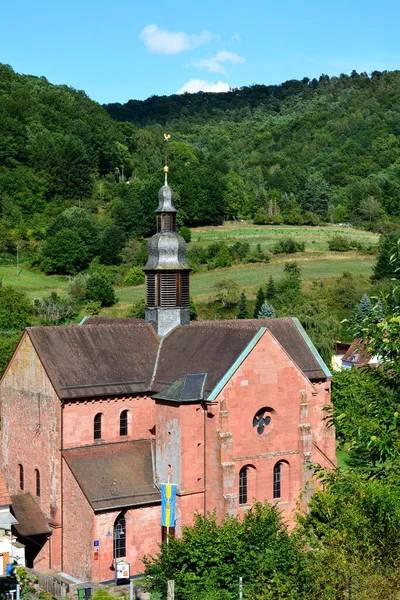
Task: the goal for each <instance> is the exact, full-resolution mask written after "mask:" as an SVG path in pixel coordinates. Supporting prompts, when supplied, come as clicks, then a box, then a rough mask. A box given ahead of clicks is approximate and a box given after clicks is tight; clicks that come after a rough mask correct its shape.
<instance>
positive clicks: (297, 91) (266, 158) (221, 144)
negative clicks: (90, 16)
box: [106, 71, 400, 224]
mask: <svg viewBox="0 0 400 600" xmlns="http://www.w3.org/2000/svg"><path fill="white" fill-rule="evenodd" d="M106 108H107V110H108V111H109V112H110V114H111V115H112V116H113V117H114V118H117V119H127V120H128V121H130V122H131V123H134V124H136V125H138V126H144V127H145V129H146V130H147V131H151V132H156V131H159V125H158V126H157V125H154V123H158V124H159V123H162V124H163V125H164V127H167V128H168V131H169V132H170V133H172V134H173V139H174V140H176V141H177V142H178V143H182V144H184V145H181V146H180V148H179V153H180V154H182V153H184V154H185V161H186V162H187V163H190V162H192V164H193V166H195V164H196V162H197V161H199V162H200V163H204V161H205V160H207V159H208V160H212V161H214V162H215V164H216V165H217V167H216V168H217V169H218V171H219V172H222V173H223V175H224V182H225V192H224V202H223V206H224V214H225V215H226V216H227V217H229V218H232V217H236V216H238V215H244V216H247V215H251V216H253V217H254V216H256V218H257V220H258V222H260V223H261V222H265V219H266V220H267V222H280V220H281V218H283V220H284V221H285V222H287V223H293V224H294V223H300V222H301V219H303V222H309V223H311V224H312V223H314V222H316V220H317V219H316V216H317V217H318V218H322V219H327V218H328V219H330V220H333V221H338V220H339V221H346V220H351V221H352V222H353V223H354V222H357V223H361V222H363V221H366V222H370V223H372V224H376V223H377V222H381V221H382V220H383V221H385V219H386V217H387V216H388V215H389V216H390V217H398V216H399V214H400V212H399V211H400V137H399V136H400V71H393V72H382V73H381V72H377V71H374V72H373V73H372V74H371V76H368V75H367V74H366V73H361V74H358V73H356V72H355V71H353V72H352V74H351V75H350V76H347V75H340V77H332V78H329V77H328V76H326V75H322V76H321V77H320V78H319V80H318V81H317V80H316V79H314V80H312V81H309V80H308V79H303V80H301V81H288V82H286V83H283V84H282V85H280V86H260V85H255V86H252V87H248V88H242V89H235V90H232V91H230V92H227V93H224V94H222V93H221V94H213V93H198V94H183V95H179V96H178V95H175V96H170V97H156V96H154V97H151V98H149V99H148V100H145V101H143V102H139V101H133V100H132V101H130V102H128V103H127V104H125V105H123V106H121V105H117V104H112V105H108V106H107V107H106ZM171 148H172V145H171ZM175 153H178V146H177V147H176V148H175V149H174V148H172V159H173V160H174V157H175ZM171 172H172V173H174V170H173V169H172V170H171ZM265 212H266V213H267V217H265ZM300 212H302V217H300ZM310 213H311V214H310ZM187 214H188V216H189V220H191V213H190V211H189V213H187Z"/></svg>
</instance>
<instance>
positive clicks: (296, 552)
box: [144, 503, 311, 600]
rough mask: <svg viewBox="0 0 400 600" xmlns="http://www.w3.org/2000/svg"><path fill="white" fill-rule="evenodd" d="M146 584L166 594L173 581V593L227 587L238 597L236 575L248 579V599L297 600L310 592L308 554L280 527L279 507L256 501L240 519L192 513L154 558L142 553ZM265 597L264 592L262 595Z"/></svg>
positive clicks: (183, 594) (180, 594) (193, 593)
mask: <svg viewBox="0 0 400 600" xmlns="http://www.w3.org/2000/svg"><path fill="white" fill-rule="evenodd" d="M144 564H145V574H146V575H147V576H148V579H147V585H148V587H149V588H150V590H151V591H152V592H154V591H155V592H159V593H161V594H164V593H165V589H166V585H167V581H168V580H169V579H174V580H175V590H176V594H177V597H178V598H179V599H182V600H186V599H187V600H189V599H191V598H195V597H199V596H198V594H199V586H201V590H203V591H208V592H209V593H210V592H211V591H215V592H217V591H218V590H220V589H221V588H223V589H225V590H226V596H225V598H226V600H233V599H234V598H236V597H237V587H238V573H241V576H242V577H243V580H244V581H245V582H248V586H249V588H250V590H249V594H250V597H253V598H254V597H256V596H257V595H258V594H263V593H265V594H266V595H265V596H264V597H265V598H267V599H271V600H272V598H301V597H305V596H304V595H305V594H307V593H308V592H309V591H310V588H311V578H309V576H308V575H309V574H308V567H307V561H306V555H305V553H304V552H303V551H302V548H301V546H300V545H299V544H298V543H297V541H296V538H295V537H294V536H290V535H289V533H288V531H287V529H286V527H285V526H284V525H283V522H282V519H281V516H280V514H279V511H278V510H277V509H276V508H275V507H272V506H270V505H268V504H267V503H266V504H264V505H262V504H260V503H256V504H254V505H253V506H252V507H251V508H250V509H249V510H248V511H247V512H246V513H244V515H243V516H242V518H240V519H239V518H236V517H231V516H227V517H225V519H224V520H223V521H222V523H221V524H218V523H217V520H216V515H215V514H208V515H207V517H202V516H200V515H199V514H196V515H195V518H194V526H193V527H183V530H182V537H181V538H180V539H170V540H169V544H162V546H161V547H160V551H159V552H158V554H157V555H156V556H154V557H149V556H147V557H145V558H144ZM261 597H263V596H261Z"/></svg>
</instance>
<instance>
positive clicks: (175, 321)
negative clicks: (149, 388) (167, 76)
mask: <svg viewBox="0 0 400 600" xmlns="http://www.w3.org/2000/svg"><path fill="white" fill-rule="evenodd" d="M170 138H171V136H170V135H169V134H167V133H164V142H165V165H164V185H163V186H162V187H161V188H160V191H159V192H158V207H157V209H156V211H155V212H156V220H157V233H156V234H155V235H153V237H152V238H150V240H149V242H148V244H147V251H148V260H147V263H146V266H145V267H144V268H143V271H144V272H145V274H146V310H145V315H146V316H145V318H146V321H147V322H148V323H151V324H152V325H153V327H154V329H155V330H156V332H157V333H158V335H160V336H164V335H166V334H167V333H168V332H169V331H171V329H174V328H175V327H177V326H178V325H187V324H188V323H189V321H190V297H189V272H190V267H189V266H188V264H187V262H186V242H185V240H184V239H183V238H182V237H181V236H180V235H178V233H177V231H176V212H177V211H176V208H175V206H174V192H173V191H172V189H171V188H170V187H169V185H168V142H169V140H170Z"/></svg>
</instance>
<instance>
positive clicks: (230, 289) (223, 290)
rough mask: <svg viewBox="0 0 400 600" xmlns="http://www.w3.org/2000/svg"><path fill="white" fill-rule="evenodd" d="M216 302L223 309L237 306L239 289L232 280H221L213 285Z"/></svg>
mask: <svg viewBox="0 0 400 600" xmlns="http://www.w3.org/2000/svg"><path fill="white" fill-rule="evenodd" d="M214 290H215V292H216V300H217V302H220V303H221V304H222V306H223V307H224V308H232V307H234V306H236V305H237V303H238V302H239V298H240V288H239V285H238V284H237V283H236V281H235V280H234V279H222V280H221V281H218V282H217V283H216V284H215V285H214Z"/></svg>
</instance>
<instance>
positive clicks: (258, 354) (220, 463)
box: [207, 332, 335, 519]
mask: <svg viewBox="0 0 400 600" xmlns="http://www.w3.org/2000/svg"><path fill="white" fill-rule="evenodd" d="M326 387H329V385H328V386H326V384H324V385H323V386H313V385H312V384H311V383H310V382H309V381H308V380H307V378H306V377H305V376H304V375H303V374H302V373H301V371H300V370H299V369H298V368H297V367H296V365H295V364H294V363H293V362H292V361H291V359H290V358H289V357H288V356H287V354H286V353H285V351H284V350H283V349H282V348H281V346H280V345H279V344H278V342H277V341H276V340H275V339H274V338H273V337H272V335H271V334H270V333H268V332H266V333H265V334H264V336H263V337H262V338H261V340H260V341H259V342H258V343H257V345H256V346H255V348H254V349H253V350H252V351H251V352H250V354H249V355H248V356H247V358H246V359H245V361H244V362H243V363H242V364H241V366H240V367H239V368H238V370H237V371H236V373H235V374H234V375H233V376H232V378H231V379H230V381H229V382H228V383H227V385H226V386H225V388H224V389H223V390H222V391H221V393H220V394H219V396H218V401H219V410H218V411H216V412H218V413H219V415H218V417H217V418H218V423H216V426H215V425H211V422H210V421H209V423H210V426H209V428H208V432H207V439H208V445H207V456H208V457H209V458H208V465H209V466H208V469H207V480H208V482H209V484H208V486H207V488H208V491H207V506H208V508H209V509H210V510H211V509H212V508H213V506H217V507H218V511H219V513H220V514H222V515H223V514H224V513H225V512H231V513H233V514H236V513H237V511H238V508H239V507H238V503H239V499H238V489H239V471H240V469H241V468H242V467H244V466H246V465H250V466H251V467H253V468H252V469H251V471H250V473H249V494H248V497H249V499H248V502H249V504H250V503H251V502H252V499H251V498H252V496H253V494H254V496H255V498H256V499H258V500H264V499H266V500H268V501H269V502H276V500H274V499H273V468H274V465H275V464H276V463H277V462H278V461H285V462H284V463H283V465H282V467H283V468H282V478H283V481H282V494H281V502H280V506H281V508H282V511H283V513H284V515H285V517H288V518H289V519H290V517H291V515H292V511H293V510H294V509H295V506H296V501H297V499H298V495H299V492H300V490H301V488H302V486H303V484H304V482H305V479H306V478H307V477H308V473H306V472H305V470H304V469H303V464H304V452H308V450H310V451H311V453H312V454H311V455H310V457H309V459H310V460H316V461H318V460H319V458H321V457H320V456H317V455H316V454H315V449H314V451H313V446H312V442H313V441H316V442H317V443H320V444H321V445H322V446H323V448H324V450H325V451H326V453H327V454H328V456H329V457H330V458H331V459H332V460H333V461H334V460H335V452H334V437H332V434H331V433H328V434H327V432H326V429H325V425H324V424H323V423H322V422H321V408H322V406H323V405H324V404H325V403H326V401H327V400H329V392H326V391H325V388H326ZM302 404H303V405H305V404H307V411H308V415H306V414H305V412H304V406H303V412H302V411H301V405H302ZM263 407H269V408H270V409H271V424H270V425H269V426H267V427H266V428H265V431H264V434H263V435H261V436H260V435H258V434H257V431H256V429H255V428H253V426H252V422H253V417H254V415H255V413H256V412H257V411H258V410H259V409H261V408H263ZM302 421H303V422H302ZM308 424H311V426H312V427H314V429H313V430H312V431H310V429H309V427H308ZM215 438H217V443H216V441H215ZM218 470H220V472H221V476H220V479H219V481H218V480H217V481H215V483H214V481H213V480H215V479H216V478H217V477H218ZM240 510H243V508H241V509H240Z"/></svg>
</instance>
